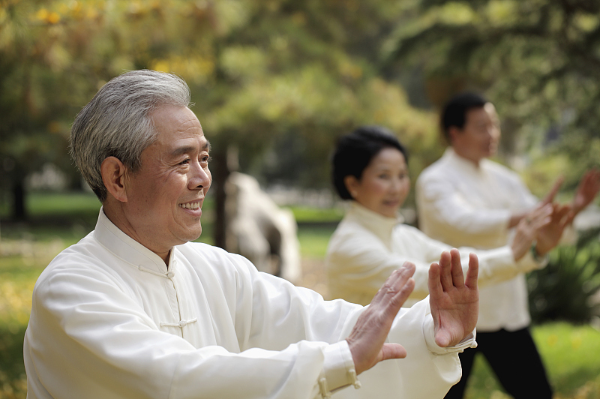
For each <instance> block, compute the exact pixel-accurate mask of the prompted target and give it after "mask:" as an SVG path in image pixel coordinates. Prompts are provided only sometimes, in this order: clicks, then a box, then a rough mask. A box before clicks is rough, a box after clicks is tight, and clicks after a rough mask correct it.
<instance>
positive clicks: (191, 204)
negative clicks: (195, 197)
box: [179, 202, 202, 209]
mask: <svg viewBox="0 0 600 399" xmlns="http://www.w3.org/2000/svg"><path fill="white" fill-rule="evenodd" d="M179 206H180V207H182V208H183V209H200V207H201V206H202V205H201V202H187V203H185V204H179Z"/></svg>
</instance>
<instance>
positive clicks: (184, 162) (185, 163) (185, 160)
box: [179, 158, 190, 165]
mask: <svg viewBox="0 0 600 399" xmlns="http://www.w3.org/2000/svg"><path fill="white" fill-rule="evenodd" d="M188 163H190V159H189V158H186V159H184V160H183V161H181V162H180V163H179V164H180V165H187V164H188Z"/></svg>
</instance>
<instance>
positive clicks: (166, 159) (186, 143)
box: [125, 106, 212, 252]
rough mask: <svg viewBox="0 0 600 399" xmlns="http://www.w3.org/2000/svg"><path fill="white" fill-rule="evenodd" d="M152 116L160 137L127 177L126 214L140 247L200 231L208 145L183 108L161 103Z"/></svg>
mask: <svg viewBox="0 0 600 399" xmlns="http://www.w3.org/2000/svg"><path fill="white" fill-rule="evenodd" d="M150 117H151V119H152V121H153V123H154V127H155V129H156V131H157V133H158V136H157V137H158V138H157V140H156V142H154V143H153V144H152V145H150V146H149V147H148V148H146V149H145V150H144V151H143V152H142V156H141V167H140V168H139V170H137V171H136V172H134V173H131V172H130V173H128V174H127V176H126V178H125V186H126V190H127V198H128V200H127V219H128V220H129V223H130V225H131V226H132V227H133V229H134V230H135V235H136V236H137V237H138V239H139V240H141V243H142V244H143V245H144V246H146V247H147V248H150V249H151V250H153V251H154V252H163V251H165V250H167V251H168V250H170V248H171V247H173V246H174V245H179V244H183V243H186V242H188V241H193V240H195V239H197V238H198V237H200V234H201V233H202V225H201V224H200V217H201V216H202V204H203V202H204V198H205V197H206V193H207V192H208V189H209V188H210V184H211V181H212V177H211V174H210V171H209V169H208V160H209V150H210V145H209V143H208V141H207V140H206V137H204V132H203V131H202V126H200V122H199V121H198V118H196V115H194V113H193V112H192V111H191V110H190V109H189V108H187V107H178V106H161V107H159V108H157V109H156V110H154V111H152V113H151V114H150Z"/></svg>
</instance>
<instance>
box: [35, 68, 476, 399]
mask: <svg viewBox="0 0 600 399" xmlns="http://www.w3.org/2000/svg"><path fill="white" fill-rule="evenodd" d="M189 101H190V95H189V90H188V87H187V85H186V84H185V82H184V81H183V80H181V79H179V78H178V77H176V76H174V75H170V74H166V73H160V72H154V71H147V70H143V71H133V72H128V73H125V74H123V75H121V76H119V77H117V78H115V79H113V80H111V81H110V82H109V83H107V84H106V85H105V86H104V87H103V88H102V89H101V90H100V91H99V92H98V94H97V95H96V96H95V97H94V98H93V99H92V101H91V102H90V103H89V104H88V105H87V106H86V107H85V108H84V109H83V110H82V111H81V112H80V113H79V115H78V116H77V118H76V120H75V123H74V124H73V128H72V132H71V150H72V156H73V158H74V159H75V162H76V163H77V166H78V167H79V170H80V171H81V173H82V174H83V176H84V178H85V179H86V180H87V182H88V183H89V185H90V186H91V187H92V189H93V191H94V192H95V193H96V195H97V196H98V198H99V199H100V201H101V202H102V209H101V210H100V214H99V217H98V223H97V224H96V228H95V230H94V231H93V232H91V233H90V234H89V235H88V236H87V237H85V238H84V239H82V240H81V241H80V242H79V243H77V244H75V245H73V246H71V247H70V248H67V249H66V250H64V251H63V252H62V253H60V254H59V255H58V256H57V257H56V258H55V259H54V260H53V261H52V262H51V263H50V265H49V266H48V267H47V268H46V270H44V272H43V273H42V275H41V276H40V278H39V279H38V281H37V283H36V287H35V289H34V293H33V301H32V311H31V319H30V322H29V326H28V329H27V332H26V335H25V342H24V358H25V366H26V370H27V384H28V397H29V398H103V399H104V398H142V397H143V398H217V397H218V398H313V397H330V396H331V395H332V392H335V393H334V395H335V397H338V398H346V397H348V398H350V397H352V398H361V397H362V398H374V397H405V398H436V397H442V396H443V395H444V394H445V393H446V392H447V390H448V389H449V388H450V386H451V385H452V384H454V383H456V382H457V381H458V379H459V378H460V364H459V362H458V357H457V353H458V352H461V351H462V350H463V349H465V348H468V347H473V346H474V345H475V342H474V327H475V323H476V320H477V308H478V290H477V273H478V265H477V259H476V258H473V260H472V262H471V265H470V268H469V271H468V273H467V275H466V277H463V273H462V269H461V267H460V259H455V258H454V257H453V256H452V255H450V254H449V253H444V254H443V255H442V257H441V259H440V262H439V263H434V264H432V265H431V269H430V274H429V287H430V288H429V289H430V292H431V295H430V297H429V298H428V299H426V300H424V301H422V302H419V303H418V304H417V305H415V306H413V307H412V308H410V309H400V307H401V305H402V303H403V302H404V301H405V300H406V298H407V297H408V295H409V294H410V292H411V291H412V289H413V287H414V281H413V280H412V279H411V276H412V274H413V273H414V265H412V264H410V263H406V264H405V265H403V267H401V268H400V269H399V270H397V271H396V272H394V273H393V274H392V276H391V277H390V278H389V279H388V281H387V282H386V283H385V284H384V286H383V287H382V289H381V290H380V291H379V292H378V293H377V295H376V296H375V297H374V298H373V301H372V302H371V305H370V306H368V307H362V306H359V305H354V304H350V303H347V302H344V301H341V300H336V301H330V302H327V301H324V300H323V298H322V297H321V296H319V295H318V294H317V293H315V292H312V291H310V290H307V289H304V288H300V287H295V286H294V285H292V284H290V283H289V282H287V281H286V280H283V279H280V278H277V277H274V276H271V275H269V274H265V273H260V272H258V271H257V270H256V268H255V267H254V266H253V265H252V264H251V263H250V262H249V261H247V260H246V259H245V258H243V257H241V256H239V255H234V254H230V253H227V252H225V251H224V250H222V249H219V248H215V247H212V246H209V245H206V244H200V243H191V242H190V241H193V240H195V239H197V238H198V237H199V236H200V234H201V233H202V225H201V222H200V219H201V216H202V204H203V202H204V199H205V197H206V193H207V191H208V189H209V187H210V185H211V174H210V170H209V167H208V165H209V159H210V156H209V153H210V145H209V142H208V140H207V139H206V137H205V136H204V133H203V131H202V127H201V126H200V122H199V121H198V119H197V118H196V116H195V115H194V113H193V112H192V111H191V110H190V109H189V108H188V105H189ZM404 358H405V359H404ZM388 359H389V360H388ZM383 360H387V361H385V362H383ZM361 373H362V375H361V376H360V382H359V381H358V378H357V376H358V375H359V374H361ZM361 383H362V388H361V389H357V390H355V389H343V388H344V387H347V386H350V385H354V387H355V388H358V387H360V385H361Z"/></svg>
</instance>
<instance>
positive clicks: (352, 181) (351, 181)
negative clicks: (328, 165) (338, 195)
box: [344, 175, 359, 198]
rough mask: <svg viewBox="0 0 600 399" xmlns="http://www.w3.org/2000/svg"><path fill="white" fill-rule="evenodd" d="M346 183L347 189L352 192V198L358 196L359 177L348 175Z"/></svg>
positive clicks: (345, 178) (345, 179)
mask: <svg viewBox="0 0 600 399" xmlns="http://www.w3.org/2000/svg"><path fill="white" fill-rule="evenodd" d="M344 185H345V186H346V190H348V192H349V193H350V196H352V198H354V197H356V193H357V189H358V185H359V182H358V179H357V178H356V177H354V176H352V175H348V176H346V177H344Z"/></svg>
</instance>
